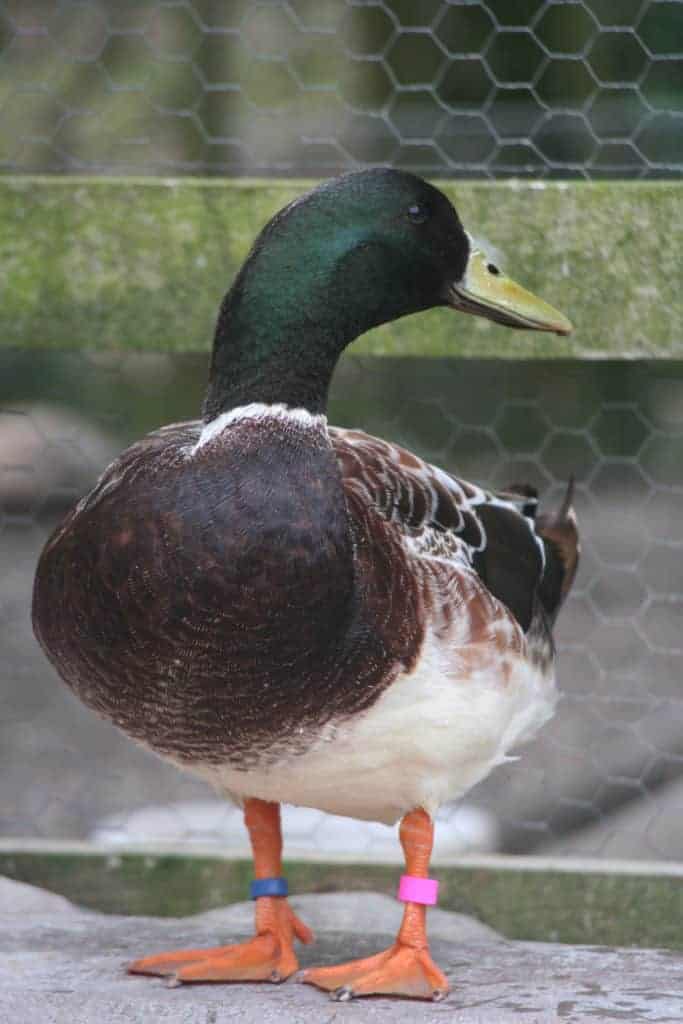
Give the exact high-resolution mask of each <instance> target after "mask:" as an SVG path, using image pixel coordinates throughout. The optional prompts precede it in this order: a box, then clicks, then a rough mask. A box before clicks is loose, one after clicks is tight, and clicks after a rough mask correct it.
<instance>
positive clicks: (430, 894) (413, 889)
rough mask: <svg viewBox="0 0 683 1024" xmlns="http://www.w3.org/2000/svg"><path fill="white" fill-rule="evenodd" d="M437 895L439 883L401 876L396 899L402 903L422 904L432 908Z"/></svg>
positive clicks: (426, 879)
mask: <svg viewBox="0 0 683 1024" xmlns="http://www.w3.org/2000/svg"><path fill="white" fill-rule="evenodd" d="M438 895H439V883H438V882H437V881H436V879H435V878H417V877H416V876H415V875H401V881H400V883H399V887H398V898H399V899H400V900H403V902H404V903H424V904H425V906H428V907H433V906H434V905H435V903H436V900H437V896H438Z"/></svg>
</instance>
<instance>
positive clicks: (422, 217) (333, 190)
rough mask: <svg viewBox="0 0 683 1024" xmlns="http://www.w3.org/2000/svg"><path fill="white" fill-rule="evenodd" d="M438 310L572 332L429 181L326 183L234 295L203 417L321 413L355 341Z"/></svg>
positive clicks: (406, 177) (296, 210)
mask: <svg viewBox="0 0 683 1024" xmlns="http://www.w3.org/2000/svg"><path fill="white" fill-rule="evenodd" d="M434 306H452V307H453V308H455V309H461V310H463V311H465V312H468V313H476V314H478V315H482V316H486V317H489V318H490V319H493V320H497V321H498V322H500V323H503V324H506V325H507V326H511V327H525V328H527V329H531V330H551V331H556V332H557V333H562V334H566V333H568V331H569V330H571V324H570V323H569V321H568V320H566V318H564V317H563V316H562V314H561V313H558V312H557V311H556V310H554V309H552V307H550V306H548V305H547V304H546V303H543V302H541V300H539V299H536V298H535V297H534V296H532V295H530V293H528V292H525V291H524V290H523V289H521V288H520V287H519V286H518V285H515V284H514V283H513V282H511V281H510V280H509V278H507V277H505V275H503V274H502V273H501V272H500V271H499V269H498V268H497V267H495V266H494V265H493V264H491V263H490V262H488V261H487V260H486V258H485V256H484V255H483V254H482V253H481V252H479V251H478V250H476V249H475V248H474V246H473V244H472V242H471V239H470V237H469V235H468V234H467V232H466V231H465V230H464V228H463V226H462V224H461V223H460V220H459V218H458V215H457V213H456V212H455V210H454V209H453V206H452V205H451V203H450V202H449V200H448V199H447V198H446V196H444V195H443V193H442V192H440V191H439V190H438V189H436V188H434V187H433V186H432V185H430V184H428V183H427V182H425V181H423V180H422V179H420V178H417V177H415V176H414V175H412V174H407V173H404V172H401V171H394V170H387V169H382V168H379V169H374V170H367V171H359V172H357V173H354V174H348V175H344V176H343V177H341V178H335V179H333V180H332V181H329V182H326V183H325V184H323V185H321V186H319V187H318V188H316V189H314V190H313V191H312V192H309V193H308V194H306V195H304V196H302V197H301V198H299V199H297V200H295V201H294V202H293V203H290V205H289V206H287V207H285V209H283V210H282V211H281V212H280V213H278V214H277V215H276V216H275V217H274V218H273V219H272V220H271V221H270V222H269V223H268V224H267V225H266V227H265V228H264V229H263V231H262V232H261V234H260V235H259V237H258V238H257V240H256V242H255V244H254V246H253V248H252V251H251V253H250V254H249V256H248V258H247V260H246V262H245V264H244V266H243V267H242V269H241V270H240V272H239V274H238V275H237V278H236V280H235V282H234V284H233V286H232V288H231V289H230V291H229V292H228V294H227V295H226V297H225V299H224V301H223V305H222V307H221V311H220V315H219V319H218V324H217V327H216V338H215V344H214V352H213V358H212V366H211V375H210V381H209V391H208V394H207V401H206V406H205V414H206V416H207V418H209V419H210V418H212V417H214V416H216V415H217V414H218V413H220V412H222V411H225V410H226V409H228V408H231V407H234V406H236V405H241V404H245V403H247V402H284V403H285V404H287V405H290V406H293V407H303V408H307V409H309V411H311V412H318V411H322V410H324V407H325V403H326V398H327V390H328V386H329V382H330V378H331V375H332V372H333V370H334V366H335V364H336V362H337V359H338V358H339V356H340V354H341V352H342V351H343V349H344V348H345V347H346V346H347V345H348V344H349V343H350V342H351V341H353V340H354V339H355V338H357V337H358V336H359V335H361V334H363V333H364V332H365V331H367V330H369V329H370V328H372V327H375V326H377V325H378V324H381V323H386V322H388V321H391V320H396V319H397V318H398V317H402V316H405V315H406V314H409V313H417V312H420V311H421V310H425V309H431V308H433V307H434Z"/></svg>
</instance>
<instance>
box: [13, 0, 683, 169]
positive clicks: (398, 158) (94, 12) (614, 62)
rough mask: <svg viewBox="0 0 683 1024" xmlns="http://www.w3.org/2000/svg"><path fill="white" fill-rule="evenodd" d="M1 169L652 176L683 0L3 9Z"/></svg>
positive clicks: (669, 106) (680, 51)
mask: <svg viewBox="0 0 683 1024" xmlns="http://www.w3.org/2000/svg"><path fill="white" fill-rule="evenodd" d="M0 96H1V97H2V102H1V105H0V167H1V168H2V170H3V171H5V172H22V171H34V172H42V171H49V172H53V171H71V172H74V171H76V172H105V173H124V172H125V173H130V172H140V173H183V174H184V173H198V174H225V173H228V174H278V175H282V174H306V175H310V176H320V175H325V174H331V173H335V172H338V171H341V170H344V169H350V168H353V167H356V166H359V165H363V164H367V163H386V164H391V165H393V166H397V167H403V168H406V169H409V170H413V171H416V172H418V173H422V174H430V175H445V176H449V177H453V176H467V177H504V176H510V175H514V176H520V175H525V176H528V175H531V176H534V177H557V176H559V177H563V178H566V177H590V178H596V177H605V176H619V177H631V178H634V177H635V178H653V177H667V176H669V177H670V176H676V175H679V174H680V172H681V168H683V131H682V128H683V3H682V2H681V0H486V2H479V0H382V2H367V0H346V2H345V0H287V2H284V0H264V2H260V0H156V2H153V0H140V2H133V0H109V2H107V0H77V2H72V0H4V2H2V3H0Z"/></svg>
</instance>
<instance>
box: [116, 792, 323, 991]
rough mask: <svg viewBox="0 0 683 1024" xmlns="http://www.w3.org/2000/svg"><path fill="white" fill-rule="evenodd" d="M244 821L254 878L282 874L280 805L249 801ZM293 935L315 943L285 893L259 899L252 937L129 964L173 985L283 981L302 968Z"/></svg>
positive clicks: (135, 969) (132, 970) (262, 801)
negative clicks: (164, 978)
mask: <svg viewBox="0 0 683 1024" xmlns="http://www.w3.org/2000/svg"><path fill="white" fill-rule="evenodd" d="M244 821H245V824H246V826H247V828H248V830H249V838H250V839H251V847H252V851H253V854H254V877H255V878H278V877H279V876H280V875H281V874H282V833H281V830H280V805H279V804H271V803H266V802H265V801H264V800H246V801H245V804H244ZM294 938H297V939H299V941H300V942H306V943H308V942H312V941H313V933H312V932H311V931H310V929H309V928H307V927H306V925H305V924H303V923H302V922H301V921H300V920H299V918H298V917H297V916H296V915H295V913H294V911H293V910H292V908H291V907H290V905H289V903H288V902H287V899H286V897H284V896H260V897H259V898H258V899H257V900H256V935H255V936H254V938H253V939H250V940H249V941H248V942H241V943H239V944H238V945H235V946H216V947H215V948H213V949H187V950H178V951H173V952H170V953H158V954H157V955H156V956H147V957H144V958H143V959H142V960H134V961H133V963H132V964H129V965H128V971H129V972H130V973H131V974H157V975H161V976H162V977H169V978H170V979H171V983H172V984H181V982H188V981H284V980H285V978H288V977H289V976H290V974H294V972H295V971H296V970H298V967H299V964H298V961H297V958H296V954H295V953H294Z"/></svg>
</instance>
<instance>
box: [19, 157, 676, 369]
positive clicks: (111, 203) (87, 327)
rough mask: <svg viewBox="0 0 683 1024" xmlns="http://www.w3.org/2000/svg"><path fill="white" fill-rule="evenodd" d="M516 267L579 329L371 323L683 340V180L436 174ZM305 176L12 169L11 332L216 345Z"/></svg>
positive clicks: (461, 320)
mask: <svg viewBox="0 0 683 1024" xmlns="http://www.w3.org/2000/svg"><path fill="white" fill-rule="evenodd" d="M439 184H440V186H441V187H443V188H444V190H445V191H446V192H448V194H449V195H450V196H451V198H452V199H453V200H454V201H455V203H456V205H457V208H458V210H459V212H460V214H461V217H462V219H463V221H464V223H465V226H466V227H467V228H468V230H470V232H471V233H473V234H474V235H475V236H477V237H479V238H484V239H486V240H488V241H489V242H491V243H492V244H493V245H495V246H496V249H497V251H496V252H495V257H496V259H498V258H499V257H500V254H502V257H503V262H504V264H505V266H506V269H507V270H508V271H509V272H510V273H511V274H512V275H513V276H515V277H516V278H517V279H518V280H520V282H521V283H523V284H525V285H526V286H527V287H529V288H531V289H532V290H534V291H536V292H538V293H539V294H540V295H542V296H543V297H544V298H546V299H547V300H548V301H550V302H552V303H553V304H554V305H556V306H558V307H559V308H560V309H562V310H563V311H564V312H566V313H567V314H568V315H569V316H570V317H571V319H572V320H573V321H574V323H575V325H576V331H575V333H574V335H573V336H572V337H571V338H569V339H560V338H555V337H550V336H548V335H544V334H532V333H529V332H517V331H515V332H512V331H509V330H506V329H505V328H502V327H498V326H496V325H493V324H490V323H488V322H487V321H483V320H478V319H474V318H472V317H466V316H458V315H457V314H454V313H452V312H449V311H447V310H435V311H432V312H430V313H427V314H421V315H420V316H415V317H408V318H406V319H405V320H402V321H399V322H398V323H396V324H393V325H391V326H387V327H383V328H380V329H379V330H376V331H373V332H372V333H371V334H368V335H367V336H366V337H365V338H364V339H363V340H362V341H360V342H358V343H357V345H356V348H355V350H356V351H365V352H373V353H376V354H392V355H415V354H421V355H440V356H443V355H464V356H475V355H476V356H501V357H507V358H515V357H536V356H543V357H549V356H573V355H578V356H588V357H591V356H592V357H597V356H601V355H606V354H609V355H613V356H636V355H639V356H643V355H648V356H658V355H661V356H671V355H680V354H681V353H682V352H683V294H682V293H681V289H680V267H679V259H680V252H681V243H682V242H683V185H680V184H676V183H668V182H657V183H627V182H621V183H615V182H604V183H591V184H588V183H583V182H582V183H568V182H554V183H541V182H523V183H510V182H507V183H495V184H483V183H466V182H459V183H455V184H448V185H444V183H442V182H441V183H439ZM305 187H307V184H306V183H302V182H287V183H280V182H254V181H218V180H211V181H203V180H199V179H185V180H163V179H159V178H150V179H126V178H121V179H107V178H97V179H88V178H68V177H58V178H57V177H55V178H32V177H20V178H9V177H7V178H1V179H0V282H1V292H2V302H1V304H0V345H5V346H31V347H42V348H45V347H47V348H73V347H88V348H99V349H101V348H107V349H116V348H125V349H157V350H172V351H187V350H196V349H205V348H208V346H209V343H210V340H211V335H212V328H213V322H214V318H215V314H216V310H217V307H218V303H219V301H220V299H221V297H222V295H223V293H224V292H225V290H226V289H227V287H228V285H229V283H230V281H231V279H232V277H233V275H234V273H235V271H236V269H237V267H238V266H239V264H240V262H241V260H242V259H243V258H244V256H245V255H246V253H247V251H248V248H249V245H250V243H251V241H252V240H253V238H254V236H255V234H256V233H257V232H258V230H259V228H260V227H261V226H262V225H263V224H264V222H265V221H266V220H267V219H268V218H269V217H270V216H271V215H272V214H273V213H274V212H275V211H276V210H277V209H279V208H280V207H281V206H282V205H283V204H284V203H286V202H288V201H289V200H290V199H292V198H293V197H294V196H296V195H298V194H299V193H300V192H301V191H302V190H303V189H304V188H305Z"/></svg>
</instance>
